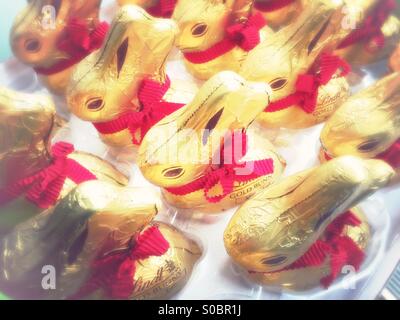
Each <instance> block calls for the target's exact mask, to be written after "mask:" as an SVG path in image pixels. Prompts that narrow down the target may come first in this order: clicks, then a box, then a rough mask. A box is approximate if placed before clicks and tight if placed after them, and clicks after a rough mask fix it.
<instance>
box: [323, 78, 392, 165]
mask: <svg viewBox="0 0 400 320" xmlns="http://www.w3.org/2000/svg"><path fill="white" fill-rule="evenodd" d="M321 144H322V145H323V151H322V155H321V158H322V160H323V161H325V160H327V159H330V158H333V157H339V156H342V155H354V156H358V157H360V158H367V159H368V158H377V159H382V160H384V161H386V162H387V163H389V164H390V165H392V166H393V167H394V168H395V169H397V171H399V169H400V74H399V73H393V74H391V75H388V76H386V77H385V78H383V79H381V80H379V81H378V82H377V83H376V84H374V85H373V86H371V87H369V88H367V89H365V90H363V91H361V92H359V93H357V94H355V95H353V96H352V97H350V98H349V99H348V100H347V101H346V102H345V103H344V104H343V105H342V106H341V107H340V108H339V109H338V110H337V111H336V112H335V113H334V114H333V116H332V117H331V118H330V119H329V120H328V121H327V123H326V124H325V127H324V129H323V130H322V133H321Z"/></svg>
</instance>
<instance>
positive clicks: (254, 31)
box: [184, 13, 267, 64]
mask: <svg viewBox="0 0 400 320" xmlns="http://www.w3.org/2000/svg"><path fill="white" fill-rule="evenodd" d="M266 24H267V23H266V21H265V19H264V18H263V16H262V15H261V14H260V13H257V14H255V15H253V16H251V17H250V18H249V19H248V20H247V21H246V22H244V23H236V24H233V25H231V26H229V27H228V28H227V29H226V37H225V39H223V40H222V41H220V42H218V43H216V44H215V45H213V46H212V47H211V48H209V49H207V50H205V51H198V52H186V53H184V56H185V58H186V59H187V60H188V61H190V62H191V63H194V64H201V63H206V62H209V61H211V60H214V59H216V58H218V57H220V56H222V55H224V54H225V53H227V52H229V51H231V50H232V49H233V48H235V47H236V46H239V47H240V48H242V49H243V50H244V51H247V52H248V51H250V50H252V49H254V48H255V47H256V46H257V45H258V44H259V43H260V41H261V39H260V30H261V29H262V28H264V27H265V26H266Z"/></svg>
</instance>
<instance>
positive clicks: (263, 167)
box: [166, 132, 274, 203]
mask: <svg viewBox="0 0 400 320" xmlns="http://www.w3.org/2000/svg"><path fill="white" fill-rule="evenodd" d="M239 139H240V140H241V144H240V146H237V142H235V141H237V140H238V136H237V134H235V133H233V134H232V138H231V139H230V145H229V146H226V145H225V143H224V144H223V147H222V149H221V154H220V159H221V162H222V164H221V165H220V166H219V168H218V169H212V170H210V171H209V172H208V173H206V174H205V175H204V176H202V177H200V178H199V179H197V180H195V181H193V182H190V183H188V184H187V185H184V186H180V187H175V188H166V190H167V191H168V192H170V193H172V194H174V195H179V196H183V195H187V194H190V193H193V192H196V191H199V190H204V196H205V198H206V200H207V201H208V202H210V203H218V202H220V201H221V200H223V199H224V198H225V197H226V196H228V195H229V194H230V193H232V192H233V188H234V183H235V182H249V181H251V180H254V179H257V178H260V177H263V176H266V175H269V174H271V173H273V172H274V162H273V160H272V159H264V160H258V161H248V162H243V163H240V164H239V163H238V161H240V160H241V159H242V158H243V157H244V156H245V155H246V154H247V135H246V133H244V132H243V133H241V134H240V135H239ZM237 147H240V148H239V149H240V150H238V148H237ZM226 156H228V157H229V158H230V159H229V160H228V161H229V162H230V163H232V164H230V163H229V164H227V163H226V162H227V161H226V160H227V159H226ZM245 168H246V169H245ZM247 168H248V169H249V170H251V172H248V173H247V172H246V174H244V172H243V174H241V173H240V171H241V170H246V171H247ZM218 184H221V186H222V189H223V192H222V194H221V195H217V196H210V191H211V189H213V188H214V187H215V186H216V185H218Z"/></svg>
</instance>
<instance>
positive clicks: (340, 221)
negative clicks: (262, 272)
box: [249, 211, 365, 288]
mask: <svg viewBox="0 0 400 320" xmlns="http://www.w3.org/2000/svg"><path fill="white" fill-rule="evenodd" d="M359 225H361V221H360V220H359V219H358V218H357V216H355V215H354V214H353V213H352V212H351V211H348V212H346V213H343V214H342V215H340V216H339V217H338V218H336V219H335V220H334V221H333V222H332V223H331V224H330V225H329V226H328V227H327V228H326V230H325V233H324V240H320V239H319V240H317V241H316V242H315V243H314V244H313V245H312V246H311V247H310V248H309V249H308V251H307V252H306V253H305V254H304V255H303V256H302V257H300V258H299V259H298V260H297V261H295V262H294V263H292V264H291V265H290V266H288V267H286V268H284V269H282V270H278V271H274V272H267V273H266V274H274V273H279V272H284V271H290V270H296V269H303V268H307V267H319V266H322V265H323V264H324V263H326V262H329V264H330V274H329V275H327V276H325V277H324V278H322V279H321V285H323V286H324V287H325V288H328V287H329V286H330V285H331V284H332V283H333V281H335V280H336V279H337V277H339V276H340V275H341V273H342V268H343V267H344V266H347V265H350V266H353V267H354V268H355V269H356V270H359V268H360V266H361V264H362V262H363V260H364V258H365V253H364V252H363V251H362V250H361V249H360V248H359V246H358V245H357V244H356V243H355V242H354V241H353V240H352V239H351V238H350V237H348V236H344V235H342V233H343V230H344V228H345V227H346V226H353V227H355V226H359ZM249 273H250V274H252V273H257V272H253V271H249Z"/></svg>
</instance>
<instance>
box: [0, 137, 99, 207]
mask: <svg viewBox="0 0 400 320" xmlns="http://www.w3.org/2000/svg"><path fill="white" fill-rule="evenodd" d="M72 152H74V146H73V145H71V144H69V143H66V142H58V143H56V144H55V145H54V146H53V147H52V149H51V154H52V163H51V164H50V165H49V166H48V167H47V168H44V169H42V170H41V171H39V172H37V173H36V174H34V175H33V176H30V177H26V178H24V179H21V180H19V181H17V182H16V183H13V184H12V185H10V186H9V187H6V188H5V189H2V190H0V205H5V204H7V203H9V202H10V201H13V200H14V199H16V198H18V197H19V196H21V195H22V194H25V195H26V199H27V200H28V201H30V202H32V203H34V204H35V205H36V206H38V207H39V208H43V209H47V208H49V207H51V206H53V205H55V204H56V203H57V200H58V198H59V196H60V193H61V191H62V188H63V187H64V183H65V180H66V179H67V178H68V179H70V180H72V181H73V182H74V183H76V184H80V183H83V182H86V181H90V180H96V179H97V178H96V176H95V175H94V174H93V173H91V172H90V171H89V170H88V169H86V168H85V167H83V166H82V165H81V164H79V163H78V162H76V161H75V160H72V159H69V158H68V155H69V154H71V153H72Z"/></svg>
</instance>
